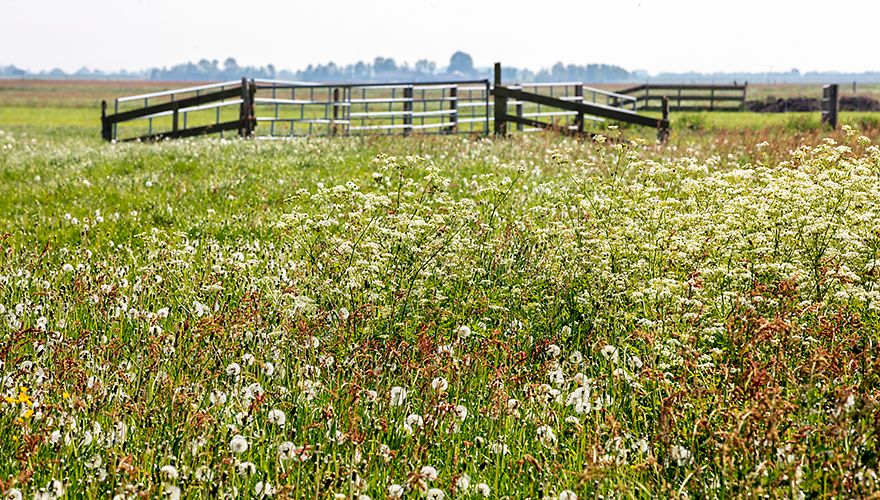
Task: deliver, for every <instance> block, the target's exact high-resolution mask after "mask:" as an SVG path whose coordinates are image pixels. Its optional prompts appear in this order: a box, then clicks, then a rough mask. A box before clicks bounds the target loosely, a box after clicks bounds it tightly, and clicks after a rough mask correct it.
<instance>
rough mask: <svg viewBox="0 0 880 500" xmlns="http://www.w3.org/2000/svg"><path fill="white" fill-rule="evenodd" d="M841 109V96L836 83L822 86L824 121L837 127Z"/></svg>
mask: <svg viewBox="0 0 880 500" xmlns="http://www.w3.org/2000/svg"><path fill="white" fill-rule="evenodd" d="M839 110H840V96H839V94H838V85H837V84H836V83H834V84H831V85H825V86H824V87H822V123H827V124H828V125H831V128H832V129H836V128H837V114H838V111H839Z"/></svg>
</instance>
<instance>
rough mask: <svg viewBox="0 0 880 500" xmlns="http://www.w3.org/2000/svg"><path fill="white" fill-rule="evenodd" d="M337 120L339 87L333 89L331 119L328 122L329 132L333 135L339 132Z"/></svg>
mask: <svg viewBox="0 0 880 500" xmlns="http://www.w3.org/2000/svg"><path fill="white" fill-rule="evenodd" d="M337 120H339V87H335V88H334V89H333V119H332V120H331V122H330V133H331V134H333V135H337V134H338V133H339V125H337V124H336V121H337Z"/></svg>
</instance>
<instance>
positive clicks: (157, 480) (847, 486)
mask: <svg viewBox="0 0 880 500" xmlns="http://www.w3.org/2000/svg"><path fill="white" fill-rule="evenodd" d="M81 98H82V99H92V97H81ZM71 99H72V100H73V101H74V102H83V101H78V100H77V99H80V97H71ZM843 116H844V117H845V119H848V120H851V121H850V123H853V124H854V125H857V126H858V127H859V128H858V129H848V130H842V131H837V132H833V133H831V132H828V131H823V130H820V129H817V128H815V127H811V126H802V124H799V123H797V122H796V121H790V122H786V121H784V120H806V119H800V118H792V117H791V116H789V117H783V120H782V121H779V122H771V121H770V120H771V118H768V117H764V116H755V115H751V114H745V113H737V114H732V115H730V116H728V115H708V114H699V115H683V116H680V117H674V118H675V120H678V121H674V130H673V136H672V140H671V141H670V142H669V143H668V144H665V145H661V144H656V143H654V142H653V140H651V139H652V138H651V134H649V133H641V132H638V131H635V130H607V131H605V132H606V136H607V138H608V139H607V140H606V139H605V138H604V137H603V138H598V140H583V139H573V138H562V137H557V136H554V135H551V134H536V135H525V136H522V135H520V136H514V137H511V138H509V139H506V140H493V139H490V138H483V137H464V136H432V137H420V136H415V137H410V138H387V137H386V138H382V137H380V138H358V139H355V138H337V139H310V140H293V141H245V140H239V139H232V140H223V141H220V140H217V139H197V140H185V141H177V142H163V143H159V144H117V145H110V144H106V143H103V142H102V141H101V140H100V139H99V138H98V120H97V113H96V108H95V109H93V108H92V107H90V106H79V105H71V106H65V105H64V103H63V102H60V103H55V104H53V105H52V106H47V107H42V108H39V107H34V106H21V105H20V106H8V105H6V106H0V130H2V133H0V165H2V166H3V168H2V170H0V176H2V183H0V228H2V231H0V233H2V236H0V245H2V247H0V250H2V252H0V316H2V319H3V321H2V323H0V390H2V393H0V492H3V493H4V494H5V495H6V497H5V498H11V499H14V498H20V497H21V496H22V495H23V496H25V497H31V496H35V497H37V496H38V497H40V498H61V497H70V498H81V497H85V498H98V497H100V498H105V497H117V498H129V497H139V496H150V497H155V496H160V495H167V496H170V497H172V498H177V497H181V496H183V497H187V498H200V497H204V498H216V497H220V496H224V497H252V498H262V497H269V496H275V497H278V498H358V499H362V498H365V497H366V498H373V499H378V498H403V497H405V498H431V499H442V498H447V497H448V498H483V497H490V498H505V497H507V498H556V499H559V500H571V499H575V498H578V497H580V498H590V497H595V496H602V497H604V498H608V497H697V498H706V497H712V498H727V497H744V496H752V495H754V496H767V497H796V498H804V497H820V496H831V497H868V496H870V495H872V494H875V493H876V491H877V490H878V488H880V483H878V478H877V470H878V459H880V455H878V453H877V450H878V449H880V442H878V437H880V423H878V422H880V406H878V405H880V361H878V360H880V358H878V347H877V345H878V340H880V149H878V148H877V147H876V146H874V145H873V144H874V143H875V142H876V140H877V135H878V133H877V128H876V127H874V126H873V122H872V121H871V120H872V117H871V116H870V115H866V116H850V117H848V114H844V115H843ZM816 118H817V117H816ZM772 119H774V120H775V119H776V118H775V117H773V118H772ZM808 119H810V120H812V117H810V118H808ZM732 123H733V124H735V125H736V126H732V125H731V124H732ZM675 124H678V127H677V128H675ZM621 134H622V135H621ZM630 139H636V140H630Z"/></svg>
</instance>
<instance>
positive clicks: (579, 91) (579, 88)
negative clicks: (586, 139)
mask: <svg viewBox="0 0 880 500" xmlns="http://www.w3.org/2000/svg"><path fill="white" fill-rule="evenodd" d="M574 95H575V97H580V99H579V100H578V102H584V84H583V83H580V84H578V85H576V86H575V87H574ZM574 124H575V126H576V127H577V133H578V134H583V133H584V113H583V112H582V111H578V114H577V116H576V117H575V119H574Z"/></svg>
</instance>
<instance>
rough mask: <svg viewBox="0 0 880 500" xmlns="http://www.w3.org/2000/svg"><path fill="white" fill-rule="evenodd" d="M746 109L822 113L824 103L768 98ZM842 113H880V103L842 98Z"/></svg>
mask: <svg viewBox="0 0 880 500" xmlns="http://www.w3.org/2000/svg"><path fill="white" fill-rule="evenodd" d="M746 109H747V110H749V111H754V112H757V113H787V112H792V111H821V110H822V103H821V101H820V100H819V99H817V98H813V97H789V98H787V99H777V98H773V97H768V98H767V99H764V100H763V101H748V102H746ZM840 110H841V111H880V101H878V100H877V99H874V98H873V97H866V96H844V97H841V98H840Z"/></svg>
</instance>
